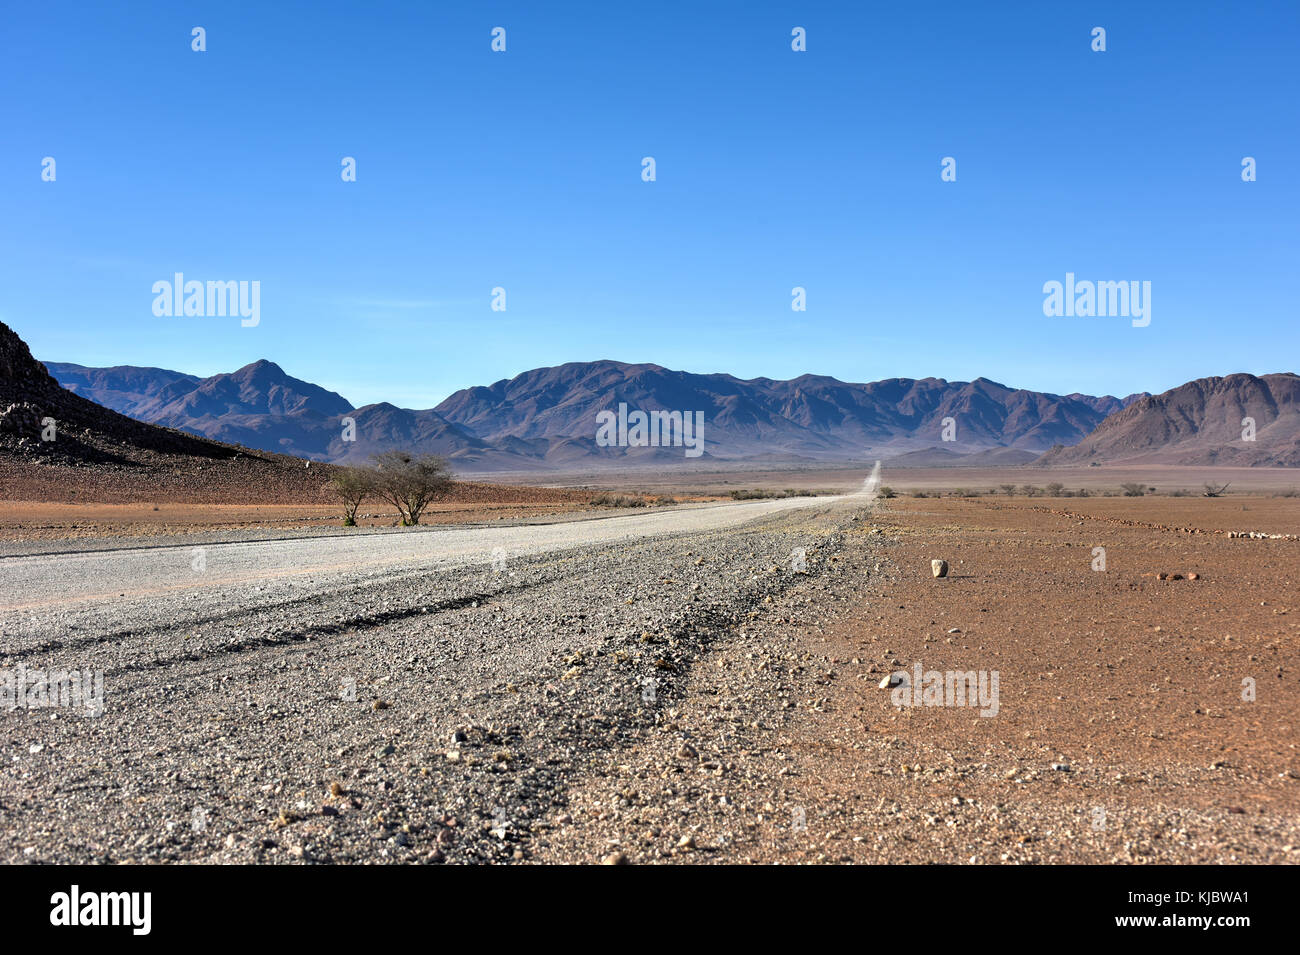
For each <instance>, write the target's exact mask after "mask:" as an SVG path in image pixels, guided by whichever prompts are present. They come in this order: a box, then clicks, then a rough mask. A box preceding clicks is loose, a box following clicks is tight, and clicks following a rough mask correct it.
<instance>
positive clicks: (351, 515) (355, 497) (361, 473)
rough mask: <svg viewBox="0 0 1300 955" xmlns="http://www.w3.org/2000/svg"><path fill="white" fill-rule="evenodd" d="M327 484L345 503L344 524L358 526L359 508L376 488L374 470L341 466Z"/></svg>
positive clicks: (331, 491)
mask: <svg viewBox="0 0 1300 955" xmlns="http://www.w3.org/2000/svg"><path fill="white" fill-rule="evenodd" d="M327 486H328V487H329V491H330V493H331V494H333V495H334V496H335V497H337V498H338V499H339V501H340V502H341V503H342V504H343V526H344V527H356V526H357V508H359V507H360V506H361V502H362V501H364V500H365V499H366V498H368V497H369V496H370V495H371V494H373V493H374V490H375V480H374V472H372V471H369V470H367V469H364V468H340V469H339V470H337V471H335V472H334V476H333V477H332V478H330V481H329V484H328V485H327Z"/></svg>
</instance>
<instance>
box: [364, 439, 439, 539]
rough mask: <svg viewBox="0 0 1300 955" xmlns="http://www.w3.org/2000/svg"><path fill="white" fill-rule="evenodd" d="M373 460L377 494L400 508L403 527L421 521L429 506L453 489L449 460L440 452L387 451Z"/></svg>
mask: <svg viewBox="0 0 1300 955" xmlns="http://www.w3.org/2000/svg"><path fill="white" fill-rule="evenodd" d="M370 460H371V461H373V462H374V465H375V468H374V471H373V476H374V489H375V493H376V494H377V495H379V497H382V498H383V499H384V500H385V501H387V502H388V503H389V504H391V505H393V507H395V508H397V514H398V517H400V518H401V521H402V526H403V527H414V526H415V525H416V524H419V523H420V514H421V513H423V511H424V509H425V507H427V506H428V505H429V503H430V502H431V501H434V500H437V499H438V498H439V497H442V496H443V495H444V494H446V493H447V492H448V491H449V490H450V489H451V484H452V481H451V472H450V471H449V469H448V467H447V462H446V461H445V460H444V459H443V458H440V457H438V456H437V455H436V454H422V455H419V456H416V455H414V454H411V453H410V452H409V451H385V452H384V453H383V454H376V455H375V456H374V457H372V458H371V459H370Z"/></svg>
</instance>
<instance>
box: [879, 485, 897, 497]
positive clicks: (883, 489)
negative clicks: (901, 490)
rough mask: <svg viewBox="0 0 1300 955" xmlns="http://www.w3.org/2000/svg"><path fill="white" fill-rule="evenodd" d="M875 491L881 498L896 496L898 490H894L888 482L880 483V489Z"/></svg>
mask: <svg viewBox="0 0 1300 955" xmlns="http://www.w3.org/2000/svg"><path fill="white" fill-rule="evenodd" d="M877 493H878V494H879V495H880V496H881V497H883V498H891V497H898V492H897V491H895V490H894V489H893V488H892V487H890V486H889V485H888V484H882V485H881V486H880V490H879V491H878V492H877Z"/></svg>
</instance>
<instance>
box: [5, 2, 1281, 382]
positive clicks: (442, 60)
mask: <svg viewBox="0 0 1300 955" xmlns="http://www.w3.org/2000/svg"><path fill="white" fill-rule="evenodd" d="M6 21H7V22H6V28H5V30H4V31H3V35H2V36H0V84H2V85H3V88H4V90H5V95H4V97H3V98H2V99H0V130H3V135H2V136H0V181H2V182H3V183H4V188H3V189H0V223H3V225H2V226H0V320H3V321H5V322H7V323H8V324H9V325H11V326H12V327H13V328H14V329H15V330H16V331H18V333H19V334H20V335H22V336H23V337H24V338H25V339H26V340H27V341H28V343H29V344H30V345H31V346H32V349H33V352H34V353H35V354H36V355H37V357H39V358H42V359H45V360H61V361H75V362H80V363H82V364H88V365H109V364H136V365H157V366H161V367H168V368H175V369H179V370H182V371H188V372H192V373H195V374H202V375H207V374H214V373H217V372H221V371H230V370H233V369H235V368H237V367H239V366H241V365H244V364H246V363H248V362H250V361H253V360H256V359H258V358H262V357H265V358H270V359H272V360H274V361H276V362H278V363H279V364H280V365H282V366H283V367H284V368H285V370H286V371H288V372H289V373H290V374H292V375H296V376H298V377H301V378H305V379H308V380H310V381H313V382H316V383H318V384H321V385H324V386H325V387H328V388H331V389H333V390H336V391H339V392H341V393H342V394H343V395H345V396H346V397H347V398H349V399H350V400H352V401H353V402H354V403H357V404H363V403H367V402H370V401H378V400H390V401H393V402H394V403H397V404H400V405H405V406H408V407H430V406H432V405H434V404H436V403H437V402H438V401H440V400H442V398H444V397H446V396H447V395H448V394H449V393H451V392H452V391H454V390H455V389H457V388H460V387H464V386H468V385H474V384H489V383H491V382H493V381H496V380H498V379H501V378H506V377H510V376H513V375H515V374H517V373H519V372H521V371H524V370H526V369H529V368H534V367H538V366H542V365H552V364H558V363H562V362H565V361H584V360H592V359H597V358H616V359H620V360H624V361H646V362H656V363H658V364H662V365H666V366H668V367H670V368H681V369H685V370H688V371H696V372H713V371H725V372H730V373H732V374H736V375H739V376H741V377H755V376H760V375H761V376H767V377H772V378H788V377H793V376H796V375H799V374H803V373H806V372H812V373H818V374H828V375H834V376H835V377H838V378H841V379H845V380H851V381H870V380H875V379H878V378H886V377H896V376H899V377H924V376H931V375H933V376H937V377H944V378H948V379H952V380H957V379H970V378H974V377H978V376H980V375H983V376H985V377H989V378H993V379H995V380H998V381H1001V382H1003V383H1005V384H1008V385H1013V386H1019V387H1027V388H1034V389H1039V390H1045V391H1053V392H1058V393H1068V392H1072V391H1083V392H1089V393H1096V394H1101V393H1107V392H1109V393H1114V394H1121V395H1122V394H1127V393H1129V392H1133V391H1138V390H1150V391H1160V390H1163V389H1165V388H1169V387H1172V386H1174V385H1176V384H1180V383H1182V382H1184V381H1186V380H1188V379H1191V378H1196V377H1200V376H1204V375H1213V374H1226V373H1229V372H1234V371H1249V372H1254V373H1264V372H1270V371H1281V370H1300V361H1297V356H1298V355H1300V348H1298V347H1297V346H1298V345H1300V331H1298V330H1297V325H1298V323H1297V315H1296V306H1295V290H1296V288H1297V279H1298V278H1300V275H1298V272H1300V267H1298V265H1297V263H1298V262H1300V169H1298V168H1297V166H1296V163H1297V162H1298V161H1300V158H1298V157H1300V142H1298V139H1300V132H1298V125H1297V122H1296V120H1297V103H1300V70H1297V69H1296V61H1297V51H1300V4H1296V3H1282V2H1278V3H1245V4H1210V3H1186V2H1183V3H1141V4H1135V3H1107V4H1099V3H1088V4H1082V3H1059V2H1053V3H1039V2H1025V3H1005V4H971V3H956V2H954V3H926V4H892V5H880V4H858V3H853V4H849V3H842V4H829V3H811V4H810V3H761V2H745V3H739V2H737V3H710V4H700V3H680V4H679V3H672V2H658V3H654V4H647V5H639V4H618V5H612V4H608V3H594V2H593V3H564V2H557V3H547V4H539V3H535V2H533V3H469V2H464V3H445V4H444V3H437V4H434V3H382V2H379V3H371V4H365V5H357V4H355V3H347V4H344V3H321V2H313V3H300V4H294V3H275V4H267V3H246V4H243V3H193V4H185V3H148V2H136V3H130V4H100V3H93V4H92V3H84V4H76V5H72V4H63V3H57V2H56V3H46V4H20V5H14V6H12V7H11V8H10V9H9V10H7V12H6ZM195 26H202V27H204V28H205V29H206V31H207V51H206V52H203V53H196V52H193V51H192V50H191V49H190V43H191V29H192V28H193V27H195ZM496 26H502V27H504V28H505V29H506V31H507V33H506V38H507V50H506V52H505V53H494V52H492V51H491V49H490V43H491V35H490V34H491V30H492V28H493V27H496ZM795 26H802V27H804V28H806V30H807V46H808V49H807V51H806V52H803V53H795V52H793V51H792V50H791V49H790V32H791V29H792V28H793V27H795ZM1095 26H1102V27H1104V28H1105V29H1106V31H1107V50H1106V52H1105V53H1095V52H1093V51H1092V49H1091V48H1090V44H1091V35H1090V34H1091V30H1092V28H1093V27H1095ZM46 156H52V157H54V158H55V160H56V163H57V167H56V168H57V179H56V181H54V182H43V181H42V180H41V161H42V159H43V157H46ZM344 156H353V157H355V158H356V161H357V181H356V182H354V183H345V182H343V181H342V180H341V178H340V168H341V166H340V163H341V160H342V157H344ZM644 156H653V157H655V160H656V164H657V181H655V182H651V183H647V182H643V181H642V179H641V159H642V157H644ZM945 156H952V157H954V158H955V159H956V160H957V181H956V182H951V183H946V182H941V181H940V175H939V173H940V160H941V158H942V157H945ZM1244 156H1253V157H1255V159H1256V160H1257V163H1258V181H1256V182H1252V183H1244V182H1242V180H1241V160H1242V157H1244ZM177 271H180V272H183V273H184V274H185V275H186V277H187V279H200V280H208V279H213V280H227V279H235V280H238V279H246V280H258V281H260V282H261V322H260V324H259V325H258V326H257V327H256V328H242V327H240V324H239V322H238V320H231V319H229V318H217V317H189V318H183V317H182V318H176V317H162V318H159V317H156V316H155V315H154V314H153V312H152V309H151V305H152V301H153V294H152V291H151V288H152V285H153V283H154V282H156V281H158V280H161V279H170V278H171V276H172V274H173V273H174V272H177ZM1066 272H1074V273H1075V274H1076V275H1077V276H1078V277H1079V278H1080V279H1093V280H1119V279H1126V280H1142V281H1150V282H1151V283H1152V321H1151V324H1150V326H1148V327H1146V328H1133V327H1131V325H1130V323H1129V321H1128V320H1126V319H1123V318H1075V317H1071V318H1064V317H1061V318H1047V317H1045V316H1044V315H1043V310H1042V303H1043V297H1044V296H1043V292H1042V286H1043V283H1044V282H1047V281H1050V280H1054V279H1055V280H1063V279H1064V276H1065V273H1066ZM496 286H501V287H504V288H505V289H506V294H507V311H505V312H504V313H502V312H494V311H492V310H491V308H490V302H491V290H492V289H493V288H494V287H496ZM794 286H802V287H804V288H806V289H807V301H808V309H807V311H806V312H803V313H796V312H793V311H791V308H790V300H791V294H790V290H791V288H792V287H794Z"/></svg>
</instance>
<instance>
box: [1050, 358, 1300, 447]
mask: <svg viewBox="0 0 1300 955" xmlns="http://www.w3.org/2000/svg"><path fill="white" fill-rule="evenodd" d="M1244 418H1253V419H1254V425H1255V435H1254V440H1253V441H1247V440H1243V437H1242V434H1243V430H1244V429H1245V426H1244V425H1243V423H1242V420H1243V419H1244ZM1118 462H1123V463H1126V464H1130V463H1151V464H1188V465H1200V464H1209V465H1213V464H1223V465H1244V466H1254V467H1300V377H1297V376H1296V375H1295V374H1292V373H1289V372H1288V373H1281V374H1273V375H1261V376H1255V375H1248V374H1234V375H1228V376H1226V377H1223V378H1198V379H1196V380H1195V381H1189V382H1188V383H1187V384H1185V385H1179V386H1178V387H1177V388H1172V389H1170V390H1169V391H1166V392H1164V393H1163V394H1159V395H1151V396H1147V397H1145V398H1141V399H1140V400H1138V401H1135V402H1133V403H1132V404H1131V405H1129V406H1128V407H1127V408H1124V409H1123V410H1121V411H1117V412H1116V413H1115V414H1113V415H1111V416H1110V417H1108V418H1106V419H1105V420H1104V421H1103V422H1101V424H1099V425H1098V426H1097V428H1096V430H1094V431H1093V432H1092V433H1091V434H1089V435H1087V436H1086V437H1085V438H1084V439H1083V440H1082V441H1081V442H1080V443H1079V444H1078V445H1076V446H1074V447H1063V448H1056V449H1052V450H1051V451H1049V452H1048V453H1046V454H1044V455H1043V456H1042V457H1041V458H1039V459H1038V461H1037V462H1036V463H1038V464H1041V465H1043V466H1047V467H1057V466H1062V465H1078V464H1092V463H1097V464H1113V463H1118Z"/></svg>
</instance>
